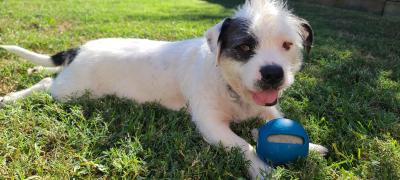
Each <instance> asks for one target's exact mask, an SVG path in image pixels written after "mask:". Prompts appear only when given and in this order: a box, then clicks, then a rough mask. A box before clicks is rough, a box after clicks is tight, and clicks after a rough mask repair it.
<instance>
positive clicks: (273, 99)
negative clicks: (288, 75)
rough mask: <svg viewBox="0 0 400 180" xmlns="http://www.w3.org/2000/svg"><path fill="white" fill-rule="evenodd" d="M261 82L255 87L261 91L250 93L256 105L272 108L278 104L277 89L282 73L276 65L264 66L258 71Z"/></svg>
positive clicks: (282, 76)
mask: <svg viewBox="0 0 400 180" xmlns="http://www.w3.org/2000/svg"><path fill="white" fill-rule="evenodd" d="M260 74H261V80H259V81H258V82H257V83H256V86H257V87H258V88H259V89H261V90H260V91H258V92H251V94H252V97H253V100H254V102H255V103H256V104H258V105H262V106H273V105H275V104H276V103H277V102H278V97H279V87H280V86H281V85H282V82H283V78H284V72H283V68H282V67H281V66H278V65H266V66H263V67H261V69H260Z"/></svg>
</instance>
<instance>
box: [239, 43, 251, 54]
mask: <svg viewBox="0 0 400 180" xmlns="http://www.w3.org/2000/svg"><path fill="white" fill-rule="evenodd" d="M236 49H238V50H240V51H243V52H248V51H250V50H251V48H250V46H248V45H246V44H242V45H239V46H237V47H236Z"/></svg>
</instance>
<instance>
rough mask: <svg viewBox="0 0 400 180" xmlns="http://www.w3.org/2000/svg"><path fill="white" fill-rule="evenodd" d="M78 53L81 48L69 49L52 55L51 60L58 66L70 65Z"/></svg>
mask: <svg viewBox="0 0 400 180" xmlns="http://www.w3.org/2000/svg"><path fill="white" fill-rule="evenodd" d="M78 53H79V48H73V49H68V50H66V51H61V52H59V53H57V54H55V55H53V56H51V60H52V61H53V63H54V64H55V65H56V66H61V65H68V64H70V63H71V62H72V61H73V60H74V59H75V57H76V55H78Z"/></svg>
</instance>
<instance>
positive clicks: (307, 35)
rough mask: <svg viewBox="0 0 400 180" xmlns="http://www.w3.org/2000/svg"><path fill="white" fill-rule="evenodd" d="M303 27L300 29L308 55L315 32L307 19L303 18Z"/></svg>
mask: <svg viewBox="0 0 400 180" xmlns="http://www.w3.org/2000/svg"><path fill="white" fill-rule="evenodd" d="M301 28H302V29H301V30H300V32H301V37H302V38H303V47H304V49H305V51H306V53H307V55H308V54H310V51H311V47H312V45H313V42H314V33H313V30H312V28H311V25H310V24H309V23H308V22H307V21H305V20H302V22H301Z"/></svg>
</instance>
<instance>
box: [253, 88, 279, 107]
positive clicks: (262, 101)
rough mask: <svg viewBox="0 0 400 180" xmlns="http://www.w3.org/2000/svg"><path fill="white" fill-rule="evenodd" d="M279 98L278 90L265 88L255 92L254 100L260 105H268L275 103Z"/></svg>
mask: <svg viewBox="0 0 400 180" xmlns="http://www.w3.org/2000/svg"><path fill="white" fill-rule="evenodd" d="M277 99H278V91H277V90H265V91H260V92H255V93H253V100H254V101H255V102H256V103H257V104H258V105H263V106H264V105H268V104H273V103H275V101H276V100H277Z"/></svg>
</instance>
